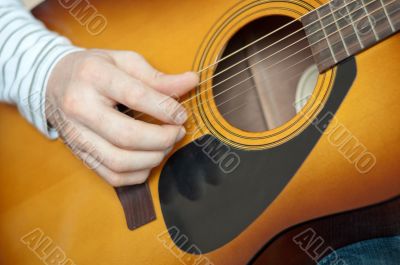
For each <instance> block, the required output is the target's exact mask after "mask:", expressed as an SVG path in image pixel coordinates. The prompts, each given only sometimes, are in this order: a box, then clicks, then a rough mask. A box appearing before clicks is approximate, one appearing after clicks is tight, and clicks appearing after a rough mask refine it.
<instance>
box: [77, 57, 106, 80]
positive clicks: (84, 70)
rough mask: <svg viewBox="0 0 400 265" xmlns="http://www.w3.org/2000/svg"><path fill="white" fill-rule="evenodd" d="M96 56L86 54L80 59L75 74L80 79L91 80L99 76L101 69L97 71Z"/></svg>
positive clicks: (97, 60)
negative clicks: (86, 55)
mask: <svg viewBox="0 0 400 265" xmlns="http://www.w3.org/2000/svg"><path fill="white" fill-rule="evenodd" d="M99 65H101V63H100V62H99V59H98V58H95V57H94V56H88V57H86V58H84V59H82V60H81V61H80V63H79V64H78V67H77V75H78V78H79V79H80V80H83V81H87V82H92V81H95V80H98V79H99V78H101V71H99V69H98V68H99Z"/></svg>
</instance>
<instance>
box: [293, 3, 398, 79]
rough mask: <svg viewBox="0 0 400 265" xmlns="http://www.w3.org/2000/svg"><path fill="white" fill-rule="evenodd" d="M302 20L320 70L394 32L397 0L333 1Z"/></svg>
mask: <svg viewBox="0 0 400 265" xmlns="http://www.w3.org/2000/svg"><path fill="white" fill-rule="evenodd" d="M301 22H302V23H303V26H304V29H305V32H306V36H307V39H308V42H309V44H310V48H311V51H312V55H313V58H314V61H315V63H316V64H317V66H318V69H319V71H320V72H321V73H322V72H324V71H325V70H327V69H329V68H331V67H332V66H334V65H336V64H337V63H339V62H341V61H343V60H344V59H346V58H348V57H350V56H352V55H355V54H357V53H359V52H361V51H363V50H365V49H367V48H369V47H371V46H373V45H375V44H376V43H378V42H380V41H381V40H383V39H385V38H387V37H388V36H390V35H392V34H394V33H396V32H397V31H398V30H399V29H400V0H332V1H331V2H329V3H327V4H325V5H323V6H321V7H319V8H318V9H315V10H313V11H311V12H310V13H308V14H306V15H305V16H303V17H302V19H301Z"/></svg>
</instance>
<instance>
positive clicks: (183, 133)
mask: <svg viewBox="0 0 400 265" xmlns="http://www.w3.org/2000/svg"><path fill="white" fill-rule="evenodd" d="M185 135H186V130H185V127H183V126H182V127H181V129H180V131H179V134H178V137H177V138H176V141H177V142H179V141H180V140H182V139H183V137H185Z"/></svg>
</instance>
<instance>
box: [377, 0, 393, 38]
mask: <svg viewBox="0 0 400 265" xmlns="http://www.w3.org/2000/svg"><path fill="white" fill-rule="evenodd" d="M379 2H380V3H381V5H382V7H383V11H384V12H385V15H386V17H387V20H388V22H389V25H390V28H391V29H392V32H395V31H396V29H395V28H394V26H393V23H392V20H391V18H390V16H389V14H388V12H387V10H386V6H385V4H384V3H383V1H382V0H379Z"/></svg>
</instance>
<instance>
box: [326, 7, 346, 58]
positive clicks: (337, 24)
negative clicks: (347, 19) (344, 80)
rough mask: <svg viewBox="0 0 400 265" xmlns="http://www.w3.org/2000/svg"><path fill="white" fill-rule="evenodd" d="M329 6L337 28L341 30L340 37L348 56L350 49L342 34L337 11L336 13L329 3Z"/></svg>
mask: <svg viewBox="0 0 400 265" xmlns="http://www.w3.org/2000/svg"><path fill="white" fill-rule="evenodd" d="M328 6H329V10H330V11H331V14H332V17H333V21H335V24H336V28H337V29H338V31H339V36H340V38H341V39H342V42H343V47H344V50H345V51H346V54H347V56H350V53H349V50H348V49H347V44H346V42H345V41H344V38H343V35H342V31H341V29H340V26H339V23H338V21H337V19H336V16H335V13H334V12H335V11H333V10H332V8H331V6H330V5H328Z"/></svg>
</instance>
